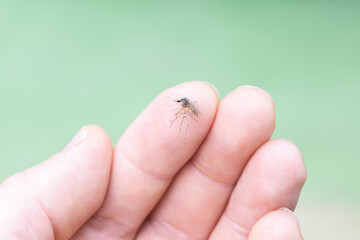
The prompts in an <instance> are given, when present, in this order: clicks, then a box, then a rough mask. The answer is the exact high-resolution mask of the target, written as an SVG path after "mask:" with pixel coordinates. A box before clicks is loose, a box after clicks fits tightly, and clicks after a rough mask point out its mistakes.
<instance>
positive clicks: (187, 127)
mask: <svg viewBox="0 0 360 240" xmlns="http://www.w3.org/2000/svg"><path fill="white" fill-rule="evenodd" d="M189 125H190V124H189V123H188V124H187V125H186V129H185V144H186V143H187V131H188V129H189Z"/></svg>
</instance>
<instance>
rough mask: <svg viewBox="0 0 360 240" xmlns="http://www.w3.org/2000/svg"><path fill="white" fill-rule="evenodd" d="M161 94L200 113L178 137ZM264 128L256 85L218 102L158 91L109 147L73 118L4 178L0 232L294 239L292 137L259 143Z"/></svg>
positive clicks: (263, 96) (262, 100)
mask: <svg viewBox="0 0 360 240" xmlns="http://www.w3.org/2000/svg"><path fill="white" fill-rule="evenodd" d="M173 91H175V92H176V94H177V95H178V96H180V97H187V98H189V99H191V100H193V101H196V107H197V108H198V109H199V110H200V111H201V113H202V116H199V117H197V120H198V121H194V120H192V119H191V118H185V119H184V122H185V121H187V123H186V124H189V128H188V130H187V141H186V143H185V142H184V139H183V137H182V135H180V137H178V127H179V125H178V124H176V122H175V123H174V124H173V126H172V127H171V128H169V124H170V122H169V120H170V119H173V118H174V113H173V109H174V108H176V107H179V106H180V105H179V103H175V102H173V101H171V100H169V98H168V97H167V96H169V95H170V93H171V92H173ZM180 104H181V103H180ZM114 111H116V109H114ZM124 114H125V113H124ZM184 124H185V123H184ZM274 128H275V109H274V103H273V100H272V98H271V97H270V95H269V94H268V93H266V92H265V91H264V90H262V89H259V88H255V87H249V86H243V87H240V88H237V89H235V90H234V91H232V92H231V93H229V94H228V95H227V96H226V97H225V98H224V99H222V100H221V101H219V99H218V95H217V93H216V90H215V89H214V87H212V86H210V85H208V84H207V83H204V82H186V83H183V84H180V85H178V86H175V87H173V88H171V89H168V90H165V91H164V92H163V93H161V94H160V95H159V96H158V97H156V98H155V100H154V101H153V102H152V103H150V105H149V106H148V107H147V108H146V109H145V110H144V111H143V112H142V113H141V114H140V115H139V116H138V117H137V118H136V120H134V122H133V123H132V124H131V125H130V126H129V127H128V129H127V130H126V131H125V133H124V134H123V135H122V136H121V137H120V139H119V141H118V142H117V144H116V146H115V147H114V148H113V147H112V144H111V142H110V139H109V137H108V135H107V134H106V133H105V132H104V130H102V129H101V128H100V127H98V126H94V125H89V126H85V127H83V128H82V129H81V130H80V131H79V132H78V133H77V135H76V136H75V137H74V138H73V140H72V141H71V142H70V143H69V144H68V145H67V146H66V147H65V149H64V150H62V151H61V152H59V153H57V154H55V155H54V156H52V157H50V158H49V159H48V160H46V161H44V162H42V163H41V164H39V165H36V166H34V167H32V168H29V169H27V170H25V171H24V172H20V173H17V174H15V175H13V176H11V177H10V178H8V179H7V180H5V181H4V182H3V183H2V184H1V185H0V213H1V214H0V239H87V240H92V239H111V240H112V239H120V240H127V239H181V240H182V239H184V240H185V239H224V240H227V239H241V240H242V239H250V240H262V239H269V240H272V239H277V240H282V239H303V238H302V235H301V233H300V228H299V225H298V222H297V220H296V218H295V216H294V215H293V213H292V212H291V211H292V210H294V208H295V206H296V203H297V201H298V198H299V195H300V192H301V189H302V186H303V184H304V182H305V180H306V170H305V166H304V163H303V160H302V157H301V153H300V151H299V150H298V148H297V147H296V146H295V145H294V144H293V143H291V142H290V141H288V140H285V139H272V140H270V138H271V136H272V134H273V131H274ZM289 209H290V210H289Z"/></svg>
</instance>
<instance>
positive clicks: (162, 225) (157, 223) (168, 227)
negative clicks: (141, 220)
mask: <svg viewBox="0 0 360 240" xmlns="http://www.w3.org/2000/svg"><path fill="white" fill-rule="evenodd" d="M148 221H149V223H150V224H151V225H153V226H154V227H157V228H159V229H162V230H164V231H165V232H168V233H170V235H171V236H173V237H174V238H176V237H175V234H174V232H175V233H176V234H178V235H181V236H182V237H185V238H186V239H188V240H200V239H199V238H194V237H192V236H190V235H189V234H188V233H186V232H185V231H184V230H182V229H180V228H179V227H178V226H175V225H174V224H171V223H169V222H167V221H163V220H160V219H155V218H150V219H148Z"/></svg>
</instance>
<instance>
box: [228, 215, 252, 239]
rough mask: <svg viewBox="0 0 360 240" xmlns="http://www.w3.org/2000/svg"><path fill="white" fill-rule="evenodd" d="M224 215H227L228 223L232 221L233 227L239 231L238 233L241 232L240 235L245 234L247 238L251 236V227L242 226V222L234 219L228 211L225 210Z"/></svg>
mask: <svg viewBox="0 0 360 240" xmlns="http://www.w3.org/2000/svg"><path fill="white" fill-rule="evenodd" d="M224 217H225V219H226V221H227V222H228V223H230V225H231V226H232V229H233V230H234V231H235V232H237V233H238V234H240V236H244V237H246V238H247V237H248V236H249V233H250V229H248V228H246V227H244V226H242V225H241V224H239V223H238V222H236V221H235V220H234V219H232V218H231V217H230V215H229V214H228V212H227V211H225V212H224Z"/></svg>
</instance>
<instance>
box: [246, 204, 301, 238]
mask: <svg viewBox="0 0 360 240" xmlns="http://www.w3.org/2000/svg"><path fill="white" fill-rule="evenodd" d="M262 239H266V240H272V239H274V240H275V239H276V240H285V239H286V240H289V239H294V240H295V239H299V240H302V239H303V237H302V234H301V231H300V226H299V222H298V220H297V218H296V217H295V215H294V214H293V212H291V211H290V210H289V209H286V208H281V209H278V210H276V211H272V212H270V213H268V214H266V215H265V216H263V217H262V218H261V219H260V220H258V221H257V222H256V223H255V225H254V227H253V228H252V229H251V232H250V235H249V240H262Z"/></svg>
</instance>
